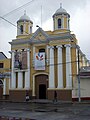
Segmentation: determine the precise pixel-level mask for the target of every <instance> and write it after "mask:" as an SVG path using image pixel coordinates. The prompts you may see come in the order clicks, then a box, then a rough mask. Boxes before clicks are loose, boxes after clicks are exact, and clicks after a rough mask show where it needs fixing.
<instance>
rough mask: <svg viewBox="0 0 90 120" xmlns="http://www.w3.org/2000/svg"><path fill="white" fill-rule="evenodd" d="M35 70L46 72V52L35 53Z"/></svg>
mask: <svg viewBox="0 0 90 120" xmlns="http://www.w3.org/2000/svg"><path fill="white" fill-rule="evenodd" d="M35 70H45V52H39V53H35Z"/></svg>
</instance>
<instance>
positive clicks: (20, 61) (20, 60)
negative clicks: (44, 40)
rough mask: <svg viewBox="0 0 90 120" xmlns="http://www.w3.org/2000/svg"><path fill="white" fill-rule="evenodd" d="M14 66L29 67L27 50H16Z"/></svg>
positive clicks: (18, 67) (19, 67)
mask: <svg viewBox="0 0 90 120" xmlns="http://www.w3.org/2000/svg"><path fill="white" fill-rule="evenodd" d="M14 68H17V69H26V68H27V52H26V51H21V52H15V56H14Z"/></svg>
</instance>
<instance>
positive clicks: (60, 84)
mask: <svg viewBox="0 0 90 120" xmlns="http://www.w3.org/2000/svg"><path fill="white" fill-rule="evenodd" d="M57 48H58V88H63V65H62V45H60V46H57Z"/></svg>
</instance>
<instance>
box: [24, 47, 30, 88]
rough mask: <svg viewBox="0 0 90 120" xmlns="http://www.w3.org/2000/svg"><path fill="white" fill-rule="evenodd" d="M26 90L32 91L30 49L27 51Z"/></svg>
mask: <svg viewBox="0 0 90 120" xmlns="http://www.w3.org/2000/svg"><path fill="white" fill-rule="evenodd" d="M25 89H30V49H27V71H26V72H25Z"/></svg>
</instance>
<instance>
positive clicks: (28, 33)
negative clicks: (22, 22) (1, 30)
mask: <svg viewBox="0 0 90 120" xmlns="http://www.w3.org/2000/svg"><path fill="white" fill-rule="evenodd" d="M0 18H1V19H3V20H4V21H6V22H8V23H9V24H11V25H13V26H14V27H16V28H18V29H20V27H18V26H16V25H15V24H13V23H12V22H10V21H9V20H7V19H5V18H4V17H1V16H0ZM23 32H25V33H27V34H28V35H29V33H28V32H26V31H23Z"/></svg>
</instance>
